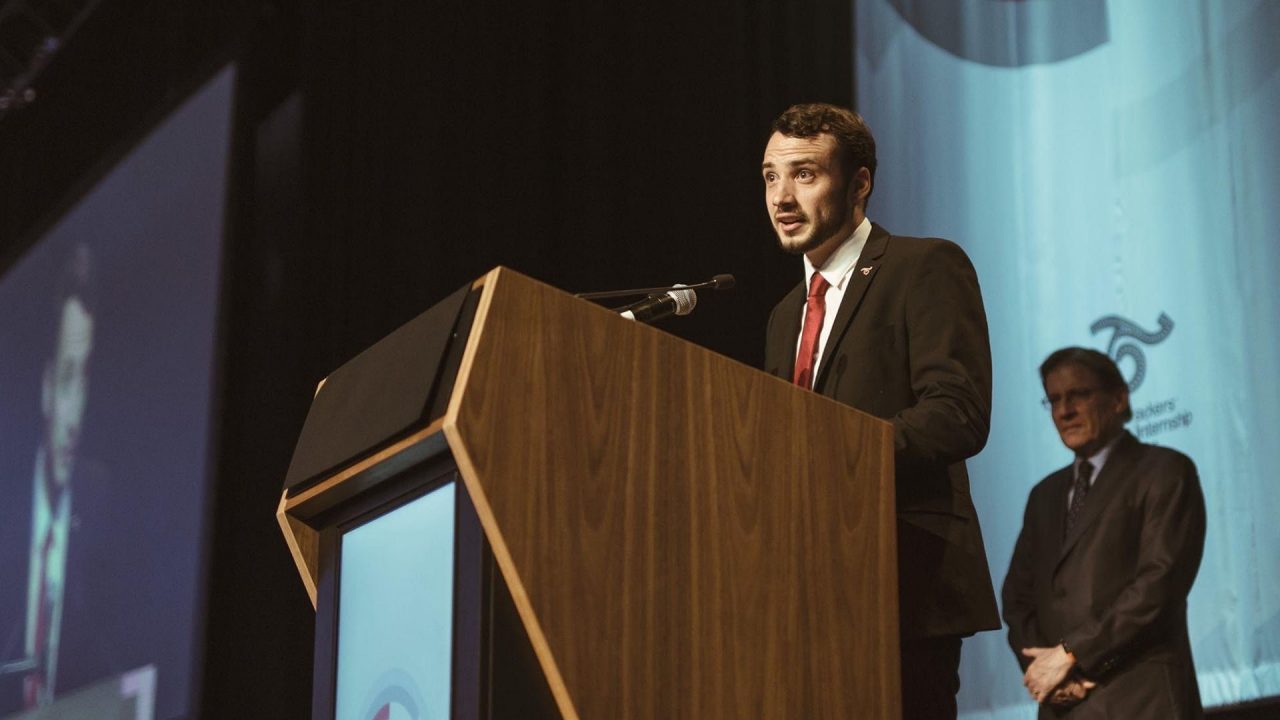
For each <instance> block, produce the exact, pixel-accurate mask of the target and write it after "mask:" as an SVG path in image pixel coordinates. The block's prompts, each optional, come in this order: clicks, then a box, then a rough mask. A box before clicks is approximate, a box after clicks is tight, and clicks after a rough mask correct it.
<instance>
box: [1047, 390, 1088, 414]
mask: <svg viewBox="0 0 1280 720" xmlns="http://www.w3.org/2000/svg"><path fill="white" fill-rule="evenodd" d="M1100 389H1101V388H1096V387H1091V388H1072V389H1070V390H1068V391H1066V392H1065V393H1063V394H1061V395H1050V396H1049V397H1046V398H1042V399H1041V400H1040V404H1041V405H1043V406H1044V409H1045V410H1049V411H1052V410H1053V409H1054V408H1055V407H1058V406H1059V405H1062V406H1064V407H1065V406H1070V407H1075V406H1077V405H1079V404H1080V403H1082V402H1084V401H1086V400H1088V399H1089V398H1091V397H1093V396H1094V395H1095V394H1096V393H1097V392H1098V390H1100Z"/></svg>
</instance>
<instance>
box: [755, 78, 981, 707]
mask: <svg viewBox="0 0 1280 720" xmlns="http://www.w3.org/2000/svg"><path fill="white" fill-rule="evenodd" d="M773 130H774V132H773V134H772V136H771V137H770V138H769V141H768V144H767V146H766V147H765V151H764V161H763V163H762V166H761V171H762V174H763V179H764V190H765V206H766V209H767V211H768V214H769V219H770V221H771V223H772V224H773V226H774V232H775V233H776V235H777V239H778V244H779V246H780V247H781V248H782V250H784V251H785V252H788V253H790V254H793V255H801V256H802V257H803V258H804V273H805V280H804V281H803V282H801V283H799V284H797V285H796V287H795V288H794V289H793V290H792V291H791V292H790V293H789V294H788V295H787V296H786V297H784V298H783V299H782V301H781V302H779V303H778V305H777V306H776V307H775V308H774V310H773V314H772V315H771V316H770V318H769V326H768V332H767V338H766V343H765V368H766V369H767V370H768V371H770V372H772V373H774V374H776V375H779V376H781V377H783V378H785V379H787V380H789V381H791V382H793V383H795V384H797V385H800V386H802V387H805V388H810V389H812V390H813V391H814V392H817V393H820V394H822V395H825V396H827V397H830V398H832V399H834V400H836V401H838V402H842V403H845V404H846V405H850V406H852V407H855V408H857V409H859V410H862V411H863V412H866V413H869V414H871V415H875V416H876V417H880V418H884V419H886V420H889V421H890V422H892V423H893V435H894V446H895V457H894V465H895V474H896V482H897V491H896V501H897V516H898V517H897V519H898V522H897V539H898V603H899V622H900V624H901V630H900V635H901V638H900V640H901V671H902V673H901V677H902V710H903V717H904V718H930V719H933V718H946V717H951V718H954V717H956V712H957V707H956V693H957V691H958V690H959V687H960V678H959V673H958V668H959V664H960V646H961V642H962V638H963V637H965V636H968V635H972V634H974V633H976V632H979V631H982V630H994V629H997V628H999V627H1000V619H999V615H998V614H997V612H996V603H995V592H994V590H993V588H992V585H991V576H990V573H989V572H988V570H987V560H986V553H985V551H984V549H983V543H982V531H981V529H980V527H979V525H978V514H977V511H976V510H975V509H974V506H973V501H972V500H971V499H970V496H969V475H968V471H967V470H966V469H965V460H966V459H968V458H970V457H972V456H974V455H976V454H977V453H978V451H980V450H981V449H982V448H983V446H984V445H985V444H986V441H987V433H988V430H989V428H990V419H991V349H990V343H989V340H988V336H987V320H986V313H985V311H984V309H983V305H982V293H981V291H980V290H979V287H978V278H977V274H976V273H975V271H974V269H973V265H972V264H971V263H970V262H969V258H968V257H967V256H966V255H965V252H964V251H963V250H961V249H960V247H959V246H958V245H956V244H955V243H952V242H949V241H947V240H942V239H938V238H915V237H904V236H898V235H890V233H889V232H888V231H887V230H885V229H884V228H882V227H880V226H879V225H877V224H874V223H872V222H871V221H870V220H868V219H867V217H866V208H867V200H868V198H869V197H870V196H871V192H872V189H873V187H874V181H875V170H876V145H875V139H874V138H873V137H872V135H871V131H870V129H869V128H868V127H867V125H866V123H865V122H863V119H862V117H861V116H859V115H858V114H857V113H854V112H852V111H850V110H847V109H845V108H840V107H835V106H832V105H824V104H808V105H797V106H794V107H792V108H790V109H789V110H787V111H786V112H785V113H783V114H782V115H781V116H780V117H779V118H778V119H777V120H776V121H775V122H774V124H773ZM850 622H857V618H850Z"/></svg>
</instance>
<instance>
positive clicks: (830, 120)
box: [772, 103, 876, 211]
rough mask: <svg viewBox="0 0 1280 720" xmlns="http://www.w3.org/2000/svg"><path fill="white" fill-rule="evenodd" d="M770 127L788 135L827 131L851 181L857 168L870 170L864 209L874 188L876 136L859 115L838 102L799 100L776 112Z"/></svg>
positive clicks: (800, 135)
mask: <svg viewBox="0 0 1280 720" xmlns="http://www.w3.org/2000/svg"><path fill="white" fill-rule="evenodd" d="M772 131H773V132H777V133H782V134H783V135H786V136H787V137H797V138H816V137H818V136H819V135H821V134H822V133H826V134H828V135H830V136H831V137H833V138H835V141H836V147H837V148H838V150H839V157H840V164H841V165H842V166H843V167H844V169H845V173H846V175H847V178H848V180H849V181H850V182H852V181H853V176H854V173H856V172H857V171H858V168H866V169H867V172H869V173H871V187H870V188H868V190H867V197H866V198H864V199H863V210H864V211H865V210H866V203H867V202H868V201H870V200H871V193H872V192H873V191H875V188H876V139H875V138H874V137H872V135H871V128H869V127H867V122H866V121H865V120H863V119H862V116H861V115H859V114H858V113H856V112H854V111H852V110H847V109H845V108H842V107H840V106H838V105H830V104H827V103H801V104H799V105H792V106H791V107H789V108H787V111H786V112H784V113H782V114H781V115H779V116H778V119H777V120H774V121H773V127H772Z"/></svg>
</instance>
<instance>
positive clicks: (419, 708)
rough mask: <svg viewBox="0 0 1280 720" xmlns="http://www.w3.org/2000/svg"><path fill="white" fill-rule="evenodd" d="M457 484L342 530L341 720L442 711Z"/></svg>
mask: <svg viewBox="0 0 1280 720" xmlns="http://www.w3.org/2000/svg"><path fill="white" fill-rule="evenodd" d="M455 495H456V484H455V483H454V482H449V483H447V484H445V485H442V486H441V487H439V488H436V489H435V490H433V491H431V492H429V493H427V494H426V495H424V496H422V497H420V498H417V499H415V500H413V501H411V502H409V503H406V504H405V505H402V506H400V507H398V508H396V509H395V510H392V511H391V512H389V513H387V514H385V515H382V516H380V517H378V518H375V519H373V520H371V521H369V522H367V523H365V524H363V525H361V526H359V527H357V528H355V529H352V530H349V531H347V532H346V533H344V534H343V536H342V551H341V561H340V565H341V569H340V571H339V572H341V573H342V583H341V589H340V591H339V592H340V597H339V598H338V682H337V701H336V705H337V711H336V713H335V715H334V716H335V717H336V718H337V720H368V719H369V718H379V719H381V720H391V719H394V718H401V717H403V718H419V719H420V720H432V719H437V720H448V718H449V717H450V715H449V708H450V695H449V688H450V680H451V677H452V675H451V670H452V660H453V639H452V638H453V566H454V560H453V558H454V541H453V538H454V511H455V508H456V503H455Z"/></svg>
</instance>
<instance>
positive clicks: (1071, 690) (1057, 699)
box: [1049, 676, 1098, 705]
mask: <svg viewBox="0 0 1280 720" xmlns="http://www.w3.org/2000/svg"><path fill="white" fill-rule="evenodd" d="M1097 686H1098V684H1097V683H1095V682H1094V681H1092V680H1086V679H1084V678H1082V677H1079V676H1077V677H1071V678H1067V680H1066V681H1065V682H1063V683H1062V684H1061V685H1059V686H1058V687H1057V689H1056V690H1054V691H1053V692H1052V693H1051V694H1050V695H1049V702H1051V703H1053V704H1054V705H1075V704H1076V703H1078V702H1080V701H1081V700H1084V699H1085V696H1087V695H1088V694H1089V691H1090V690H1092V689H1094V688H1095V687H1097Z"/></svg>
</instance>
